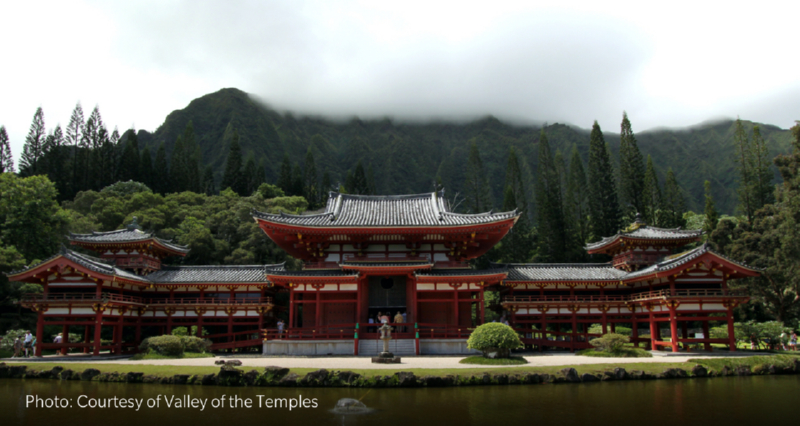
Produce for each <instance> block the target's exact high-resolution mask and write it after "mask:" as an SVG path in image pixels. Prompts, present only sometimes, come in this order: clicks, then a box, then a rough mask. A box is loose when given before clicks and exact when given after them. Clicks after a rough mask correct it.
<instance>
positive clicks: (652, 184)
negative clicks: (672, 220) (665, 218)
mask: <svg viewBox="0 0 800 426" xmlns="http://www.w3.org/2000/svg"><path fill="white" fill-rule="evenodd" d="M642 206H643V210H642V216H644V221H645V222H646V223H647V224H648V225H652V226H659V225H660V224H659V222H658V216H659V212H660V210H661V185H660V184H659V183H658V175H657V174H656V169H655V167H654V166H653V158H652V157H651V156H649V155H648V156H647V169H646V171H645V173H644V190H643V191H642Z"/></svg>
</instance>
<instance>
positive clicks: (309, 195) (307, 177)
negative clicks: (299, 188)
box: [303, 148, 319, 210]
mask: <svg viewBox="0 0 800 426" xmlns="http://www.w3.org/2000/svg"><path fill="white" fill-rule="evenodd" d="M303 166H304V167H303V174H304V176H303V181H304V182H303V186H304V192H305V194H306V201H308V207H309V208H310V209H312V210H313V209H316V208H317V207H319V182H318V181H317V165H316V163H315V162H314V153H312V152H311V148H309V149H308V151H306V160H305V163H304V164H303Z"/></svg>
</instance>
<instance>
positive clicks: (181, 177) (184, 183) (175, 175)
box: [169, 136, 189, 192]
mask: <svg viewBox="0 0 800 426" xmlns="http://www.w3.org/2000/svg"><path fill="white" fill-rule="evenodd" d="M187 155H188V154H187V152H186V147H185V145H184V144H183V136H178V139H177V140H175V146H174V147H173V148H172V156H171V157H170V159H169V178H170V181H169V183H170V191H169V192H183V191H188V190H189V176H188V174H189V172H188V170H186V161H184V160H185V157H186V156H187Z"/></svg>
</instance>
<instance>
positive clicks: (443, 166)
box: [138, 89, 790, 213]
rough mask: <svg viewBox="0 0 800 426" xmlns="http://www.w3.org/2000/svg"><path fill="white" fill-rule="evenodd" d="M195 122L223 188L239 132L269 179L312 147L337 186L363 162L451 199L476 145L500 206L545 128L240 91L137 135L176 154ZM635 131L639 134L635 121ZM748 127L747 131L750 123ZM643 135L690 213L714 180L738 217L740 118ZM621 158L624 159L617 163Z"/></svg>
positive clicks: (403, 186)
mask: <svg viewBox="0 0 800 426" xmlns="http://www.w3.org/2000/svg"><path fill="white" fill-rule="evenodd" d="M620 120H621V117H620ZM189 121H192V123H193V125H194V129H195V132H196V135H197V142H198V145H199V147H200V150H201V154H202V158H203V161H204V163H205V164H211V165H212V167H213V169H214V173H215V177H216V180H217V182H219V180H220V179H221V176H222V172H223V169H224V167H225V160H226V156H227V153H228V149H229V144H230V137H231V134H232V131H233V129H236V130H238V132H239V135H240V144H241V147H242V152H243V154H244V156H245V157H246V156H247V155H251V154H252V155H254V156H255V158H256V160H261V159H265V164H266V175H267V180H268V181H270V182H275V181H276V180H277V177H278V172H279V169H280V164H281V161H282V159H283V156H284V154H285V155H288V156H289V158H290V160H291V161H292V163H297V164H300V165H301V166H302V162H303V160H304V158H305V154H306V152H307V151H308V149H309V148H310V149H311V150H312V152H313V153H314V156H315V161H316V165H317V170H318V172H319V174H320V176H321V175H322V173H323V172H324V171H325V170H327V171H329V172H330V174H331V178H332V182H333V183H334V184H335V183H336V182H342V183H343V182H344V178H345V175H346V173H347V171H348V170H351V169H353V168H354V167H355V165H356V163H357V162H358V161H359V160H361V161H362V163H363V164H364V166H365V168H366V167H368V166H369V167H372V169H373V171H374V176H375V182H376V188H377V192H378V193H384V194H401V193H416V192H425V191H430V190H431V189H432V188H433V183H434V179H439V180H441V183H442V184H443V185H444V186H445V187H446V188H447V191H448V197H449V198H453V197H455V195H456V194H463V190H462V187H463V182H464V173H465V169H466V167H465V166H466V162H467V155H468V147H469V145H470V144H471V143H472V142H475V143H476V144H477V146H478V148H479V150H480V155H481V159H482V160H483V163H484V167H485V169H486V171H487V173H488V179H489V183H490V186H491V189H492V196H493V197H494V200H495V206H497V207H499V206H500V205H501V202H502V194H503V191H502V186H503V182H504V178H505V168H506V162H507V157H508V151H509V147H511V146H514V147H515V148H516V150H517V152H518V153H519V154H520V156H521V157H522V158H524V160H525V163H526V165H525V166H523V167H524V168H525V169H526V170H525V173H526V174H528V176H529V179H528V188H529V190H532V188H533V181H532V176H534V174H533V173H534V172H535V166H536V164H537V161H536V153H537V148H536V143H537V140H538V136H539V133H540V131H541V127H540V126H535V125H527V126H525V125H514V124H509V123H504V122H502V121H500V120H498V119H497V118H494V117H491V116H489V117H485V118H482V119H478V120H474V121H469V122H461V123H459V122H427V123H413V122H400V121H392V120H390V119H377V120H360V119H358V118H353V119H351V120H349V121H336V120H332V119H326V118H321V117H296V116H294V115H292V114H288V113H279V112H277V111H274V110H272V109H270V108H268V107H267V106H265V105H263V104H262V103H260V102H259V101H257V100H255V99H253V98H252V97H250V96H249V95H248V94H247V93H245V92H242V91H241V90H238V89H222V90H220V91H218V92H216V93H211V94H208V95H205V96H203V97H200V98H198V99H195V100H193V101H192V102H191V103H190V104H189V105H188V106H187V107H186V108H184V109H181V110H176V111H173V112H172V113H170V114H169V115H168V116H167V118H166V119H165V120H164V124H162V125H161V126H160V127H159V128H158V129H157V130H156V131H155V132H153V133H149V132H147V131H142V130H140V131H139V132H138V137H139V146H140V147H141V148H144V147H149V148H150V152H151V153H155V152H156V150H157V149H158V145H159V144H160V143H162V142H163V143H165V145H166V148H167V153H168V154H170V153H171V150H172V147H173V146H174V144H175V141H176V139H177V137H178V136H179V135H181V134H182V133H183V130H184V128H185V127H186V124H187V123H188V122H189ZM587 124H589V123H587ZM633 125H634V129H635V128H636V122H635V119H634V121H633ZM745 125H746V126H747V127H748V128H750V127H751V125H752V124H751V123H745ZM761 129H762V135H763V136H764V138H765V139H766V140H767V143H768V146H769V149H770V155H771V156H774V155H777V154H779V153H781V152H788V151H789V150H790V132H789V131H788V130H783V129H780V128H778V127H775V126H771V125H761ZM604 130H605V133H604V135H605V140H606V142H607V143H608V145H609V148H610V150H611V152H612V154H614V156H615V157H617V156H618V152H619V134H618V133H616V131H617V129H616V128H614V129H604ZM612 130H613V131H614V132H612ZM546 132H547V135H548V138H549V140H550V143H551V146H552V147H553V149H554V150H555V149H558V150H560V151H561V152H562V153H563V154H564V157H565V158H568V157H569V152H570V151H571V149H572V148H571V147H572V145H573V144H575V145H576V146H577V147H578V149H579V151H580V152H581V154H582V155H583V156H584V161H585V160H586V153H587V151H588V146H589V130H586V129H581V128H577V127H574V126H569V125H564V124H557V123H556V124H551V125H547V127H546ZM315 135H319V136H321V137H314V136H315ZM636 137H637V140H638V142H639V146H640V149H641V151H642V153H643V154H644V155H645V156H646V155H648V154H650V155H652V156H653V160H654V162H655V165H656V168H657V170H658V173H659V174H660V176H659V177H660V181H661V183H662V184H663V182H664V175H665V174H666V171H667V169H668V168H670V167H671V168H672V169H673V170H674V171H675V173H676V175H677V177H678V180H679V182H680V184H681V186H682V187H683V189H684V191H685V193H686V198H687V206H688V207H689V208H690V209H691V210H694V211H702V208H703V201H702V200H703V182H704V181H705V180H710V181H711V183H712V188H713V190H714V194H713V195H714V198H715V200H716V203H717V206H718V208H719V209H720V210H721V211H723V212H725V213H733V212H734V210H735V207H736V203H737V201H736V193H735V188H736V178H737V177H736V172H735V163H734V153H733V121H731V120H725V121H717V122H709V123H704V124H701V125H698V126H694V127H691V128H686V129H658V130H651V131H646V132H638V133H637V134H636ZM615 160H617V161H618V157H617V158H615ZM776 180H777V173H776ZM529 199H533V197H530V198H529Z"/></svg>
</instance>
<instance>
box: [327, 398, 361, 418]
mask: <svg viewBox="0 0 800 426" xmlns="http://www.w3.org/2000/svg"><path fill="white" fill-rule="evenodd" d="M331 411H333V412H334V413H337V414H362V413H367V412H369V411H370V409H369V408H367V406H366V405H364V403H363V402H361V401H359V400H357V399H353V398H342V399H340V400H339V401H338V402H337V403H336V407H334V408H333V410H331Z"/></svg>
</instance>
